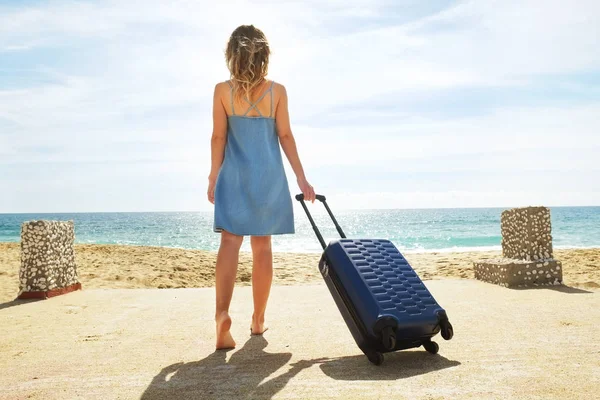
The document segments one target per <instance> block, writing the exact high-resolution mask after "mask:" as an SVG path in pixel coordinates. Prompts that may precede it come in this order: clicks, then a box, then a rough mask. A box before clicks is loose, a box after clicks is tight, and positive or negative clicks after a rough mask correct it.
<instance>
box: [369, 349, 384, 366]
mask: <svg viewBox="0 0 600 400" xmlns="http://www.w3.org/2000/svg"><path fill="white" fill-rule="evenodd" d="M367 358H368V359H369V361H371V362H372V363H373V364H375V365H381V364H382V363H383V354H381V353H380V352H378V351H374V352H369V353H367Z"/></svg>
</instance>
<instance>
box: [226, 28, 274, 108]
mask: <svg viewBox="0 0 600 400" xmlns="http://www.w3.org/2000/svg"><path fill="white" fill-rule="evenodd" d="M270 54H271V50H270V48H269V42H267V38H266V37H265V34H264V33H263V32H262V31H261V30H260V29H258V28H256V27H254V25H241V26H239V27H237V28H236V29H235V30H234V31H233V33H232V34H231V37H230V38H229V41H228V43H227V49H226V51H225V60H226V61H227V68H229V73H230V77H231V82H232V84H233V88H234V89H236V90H235V92H236V97H237V99H238V100H242V97H243V95H244V94H245V95H246V98H248V100H250V101H252V94H253V91H254V90H255V89H256V88H257V87H258V86H259V85H260V84H261V83H262V82H263V80H264V78H265V76H266V75H267V73H268V70H269V55H270ZM239 89H241V90H239Z"/></svg>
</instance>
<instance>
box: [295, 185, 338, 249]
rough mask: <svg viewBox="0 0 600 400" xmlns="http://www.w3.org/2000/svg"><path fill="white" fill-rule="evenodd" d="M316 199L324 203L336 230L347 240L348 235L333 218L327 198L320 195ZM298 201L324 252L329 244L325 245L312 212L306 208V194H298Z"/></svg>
mask: <svg viewBox="0 0 600 400" xmlns="http://www.w3.org/2000/svg"><path fill="white" fill-rule="evenodd" d="M315 197H316V199H317V200H319V201H320V202H321V203H323V205H324V206H325V209H326V210H327V213H328V214H329V216H330V217H331V220H332V221H333V224H334V225H335V229H337V231H338V233H339V234H340V237H341V238H342V239H345V238H346V235H345V234H344V231H343V230H342V227H341V226H340V225H339V224H338V222H337V220H336V219H335V217H334V216H333V213H332V212H331V209H330V208H329V206H328V205H327V199H325V196H323V195H321V194H318V195H316V196H315ZM296 200H298V201H299V202H300V204H302V208H303V209H304V212H305V213H306V216H307V217H308V220H309V221H310V224H311V225H312V228H313V231H315V234H316V235H317V239H319V242H320V243H321V246H322V247H323V250H325V248H326V247H327V244H326V243H325V240H324V239H323V236H322V235H321V232H319V228H317V225H316V224H315V221H314V220H313V218H312V216H311V215H310V212H309V211H308V208H307V207H306V203H305V202H304V194H302V193H301V194H297V195H296Z"/></svg>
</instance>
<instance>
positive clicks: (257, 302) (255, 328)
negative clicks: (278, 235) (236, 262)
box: [250, 236, 273, 335]
mask: <svg viewBox="0 0 600 400" xmlns="http://www.w3.org/2000/svg"><path fill="white" fill-rule="evenodd" d="M250 244H251V246H252V297H253V299H254V314H253V315H252V325H251V327H250V329H251V331H252V334H254V335H260V334H262V333H263V332H264V331H266V330H267V327H266V326H265V310H266V308H267V301H268V300H269V293H270V291H271V282H272V281H273V253H272V251H271V236H252V237H251V238H250Z"/></svg>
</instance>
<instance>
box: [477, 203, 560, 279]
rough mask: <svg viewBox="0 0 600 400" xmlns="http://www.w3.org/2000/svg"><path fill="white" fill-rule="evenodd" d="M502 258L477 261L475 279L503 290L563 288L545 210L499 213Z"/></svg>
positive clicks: (517, 209) (546, 210) (548, 219)
mask: <svg viewBox="0 0 600 400" xmlns="http://www.w3.org/2000/svg"><path fill="white" fill-rule="evenodd" d="M500 228H501V231H502V258H500V259H491V260H477V261H475V262H474V263H473V270H474V272H475V278H476V279H479V280H481V281H485V282H490V283H495V284H498V285H501V286H505V287H519V286H521V287H524V286H539V285H560V284H562V281H563V279H562V264H561V262H560V261H558V260H555V259H554V258H552V257H553V254H552V227H551V224H550V209H548V208H547V207H524V208H513V209H510V210H505V211H503V212H502V215H501V218H500Z"/></svg>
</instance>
